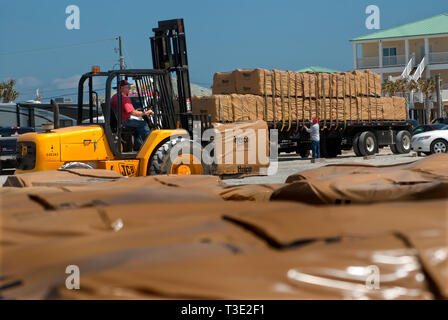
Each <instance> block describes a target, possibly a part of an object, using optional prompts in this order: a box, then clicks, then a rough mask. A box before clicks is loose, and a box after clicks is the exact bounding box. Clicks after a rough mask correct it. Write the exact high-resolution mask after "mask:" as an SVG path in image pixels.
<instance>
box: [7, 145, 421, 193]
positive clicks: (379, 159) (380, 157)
mask: <svg viewBox="0 0 448 320" xmlns="http://www.w3.org/2000/svg"><path fill="white" fill-rule="evenodd" d="M421 158H422V157H417V156H416V154H415V153H414V152H411V153H408V154H401V155H395V154H393V153H392V152H391V151H390V150H389V149H383V150H382V151H381V152H380V153H379V154H377V155H375V156H373V157H372V158H371V159H370V158H369V159H366V160H364V159H363V158H362V157H355V154H354V153H353V152H347V153H344V154H343V155H341V156H338V157H337V158H333V159H324V160H323V162H319V163H311V160H310V159H302V158H300V156H297V155H296V154H293V153H292V154H281V155H280V156H279V161H278V171H277V173H276V174H275V175H272V176H257V177H247V178H242V179H226V180H225V182H226V183H228V184H252V183H255V184H256V183H283V182H285V180H286V178H287V177H288V176H289V175H291V174H293V173H296V172H300V171H304V170H308V169H315V168H319V167H321V166H325V165H327V164H330V163H351V162H358V163H369V164H373V165H388V164H397V163H405V162H412V161H416V160H418V159H421ZM6 177H7V176H6V175H4V176H0V186H1V185H3V183H4V182H5V180H6Z"/></svg>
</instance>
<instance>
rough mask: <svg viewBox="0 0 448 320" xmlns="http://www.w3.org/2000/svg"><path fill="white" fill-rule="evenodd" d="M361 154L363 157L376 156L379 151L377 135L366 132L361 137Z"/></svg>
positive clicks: (359, 144)
mask: <svg viewBox="0 0 448 320" xmlns="http://www.w3.org/2000/svg"><path fill="white" fill-rule="evenodd" d="M358 146H359V152H360V153H361V154H362V155H363V156H371V155H374V154H375V153H376V152H377V151H378V143H377V141H376V137H375V135H374V134H373V133H372V132H370V131H364V132H363V133H361V135H360V136H359V142H358Z"/></svg>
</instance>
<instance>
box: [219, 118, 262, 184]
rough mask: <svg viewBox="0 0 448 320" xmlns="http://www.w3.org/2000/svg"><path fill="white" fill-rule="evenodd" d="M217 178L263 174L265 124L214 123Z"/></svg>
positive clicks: (249, 122) (255, 122) (252, 122)
mask: <svg viewBox="0 0 448 320" xmlns="http://www.w3.org/2000/svg"><path fill="white" fill-rule="evenodd" d="M213 127H214V129H215V131H216V132H218V133H219V134H220V138H221V141H222V143H221V144H218V142H217V137H215V143H216V149H215V155H216V162H217V169H216V174H217V175H240V176H250V175H266V174H267V171H266V170H267V168H268V167H269V131H268V126H267V123H266V122H265V121H262V120H257V121H245V122H234V123H228V124H223V123H214V124H213Z"/></svg>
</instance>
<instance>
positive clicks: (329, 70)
mask: <svg viewBox="0 0 448 320" xmlns="http://www.w3.org/2000/svg"><path fill="white" fill-rule="evenodd" d="M307 71H311V72H326V73H334V72H339V71H337V70H333V69H328V68H324V67H315V66H311V67H308V68H303V69H300V70H297V71H296V72H307Z"/></svg>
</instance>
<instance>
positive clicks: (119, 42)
mask: <svg viewBox="0 0 448 320" xmlns="http://www.w3.org/2000/svg"><path fill="white" fill-rule="evenodd" d="M118 47H119V50H120V70H124V57H123V50H122V45H121V36H119V37H118Z"/></svg>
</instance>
